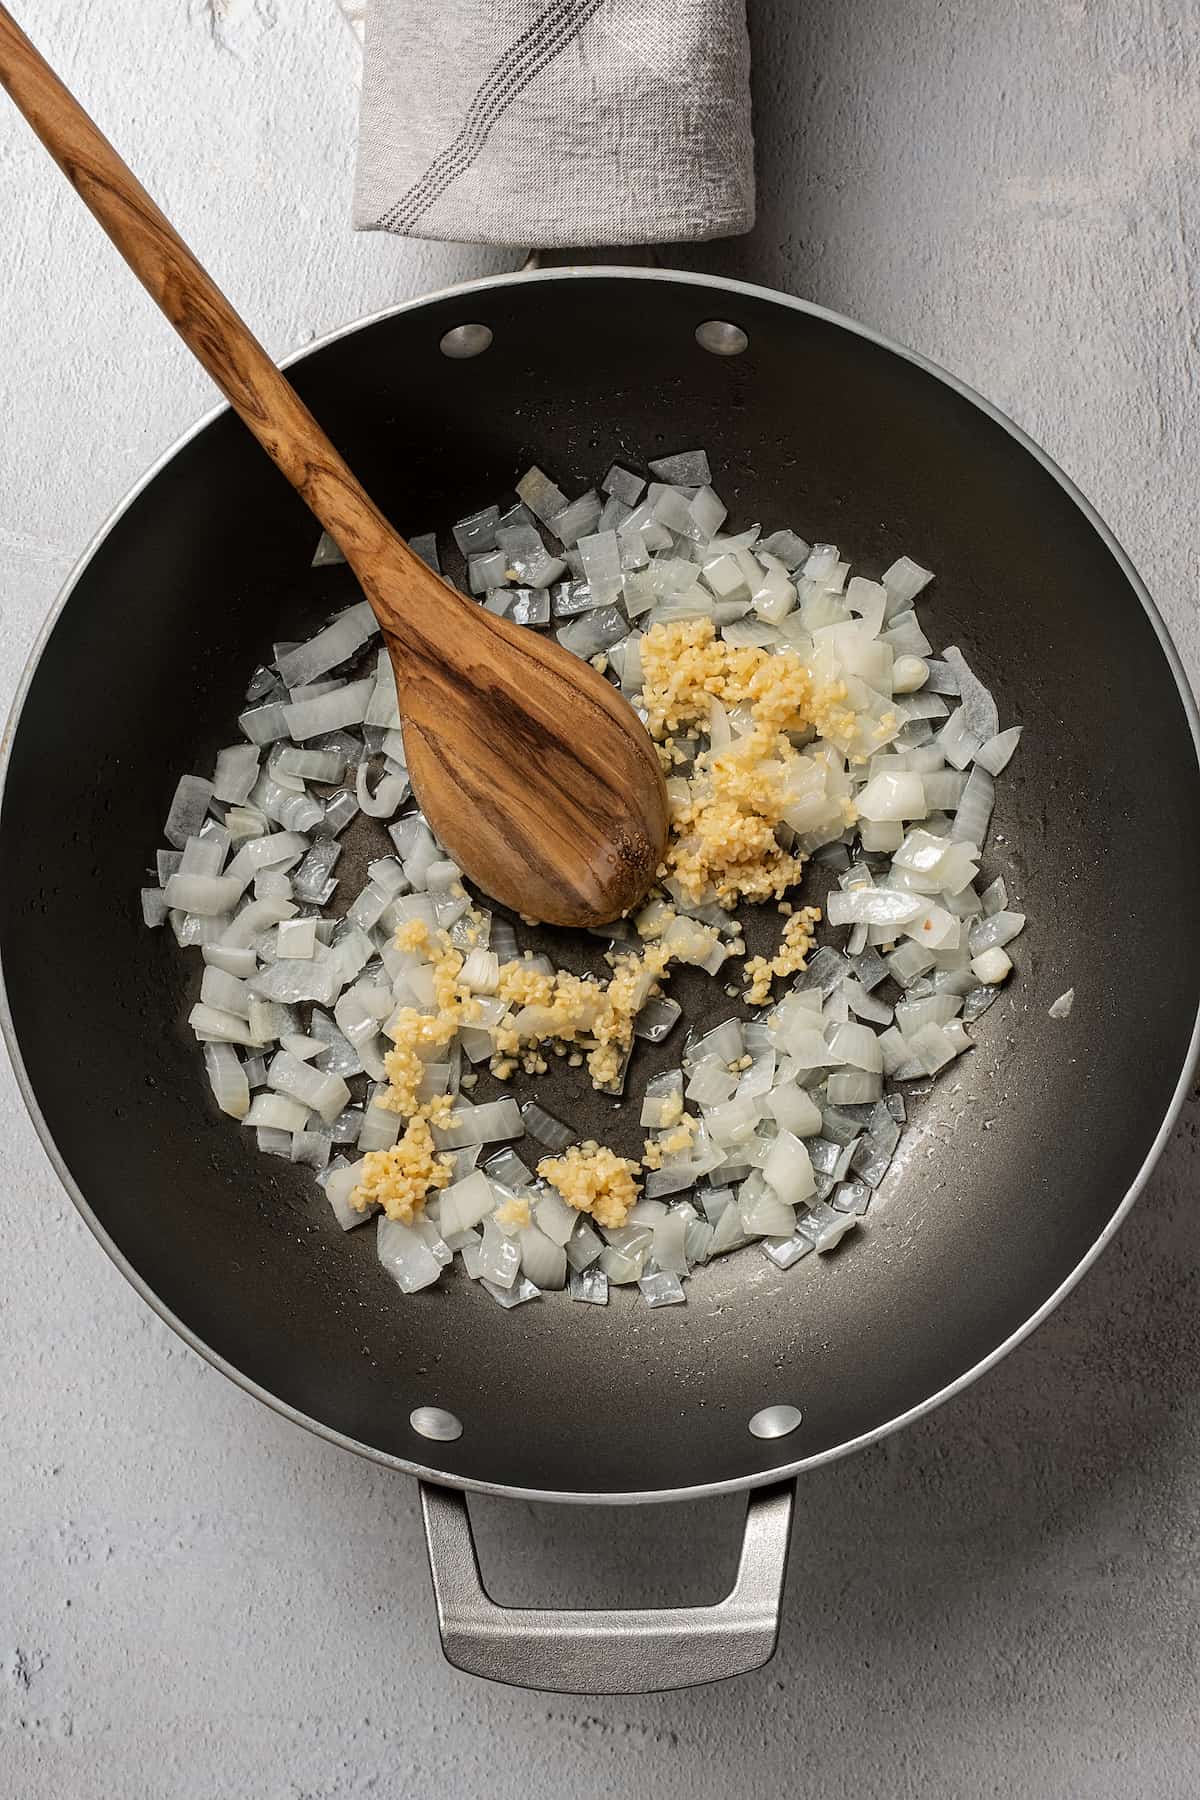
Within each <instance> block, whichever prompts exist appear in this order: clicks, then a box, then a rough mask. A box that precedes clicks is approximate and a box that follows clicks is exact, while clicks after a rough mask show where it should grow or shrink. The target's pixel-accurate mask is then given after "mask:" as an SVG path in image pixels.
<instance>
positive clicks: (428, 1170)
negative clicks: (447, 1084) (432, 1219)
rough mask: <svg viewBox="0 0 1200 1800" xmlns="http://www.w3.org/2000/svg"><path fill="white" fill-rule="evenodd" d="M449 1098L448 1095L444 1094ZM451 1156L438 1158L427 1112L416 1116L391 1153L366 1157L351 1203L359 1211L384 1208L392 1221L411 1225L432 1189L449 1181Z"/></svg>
mask: <svg viewBox="0 0 1200 1800" xmlns="http://www.w3.org/2000/svg"><path fill="white" fill-rule="evenodd" d="M442 1098H443V1099H448V1098H449V1096H448V1095H443V1096H442ZM453 1163H454V1158H453V1157H452V1156H439V1155H438V1154H437V1152H436V1151H435V1149H434V1146H433V1133H432V1131H431V1130H430V1128H429V1119H428V1118H427V1117H426V1116H425V1109H424V1108H423V1109H422V1110H421V1111H420V1112H417V1113H414V1115H413V1117H412V1118H411V1119H410V1120H409V1121H408V1124H407V1125H406V1126H405V1128H404V1135H403V1137H402V1138H400V1140H399V1142H398V1143H395V1144H393V1145H392V1147H391V1149H390V1150H368V1151H367V1154H366V1155H365V1156H364V1157H363V1162H362V1172H361V1174H360V1175H359V1178H358V1185H357V1187H356V1188H355V1189H354V1191H353V1193H352V1194H351V1195H350V1204H351V1205H352V1206H354V1207H356V1208H357V1209H358V1211H359V1212H366V1210H367V1208H368V1207H370V1206H382V1208H383V1210H384V1212H385V1213H386V1214H387V1216H388V1218H389V1219H399V1221H400V1223H401V1224H402V1225H411V1224H412V1222H413V1219H414V1218H415V1217H416V1215H417V1214H418V1213H419V1212H422V1211H423V1210H424V1206H425V1198H426V1196H427V1194H428V1193H429V1191H430V1189H431V1188H444V1187H445V1186H446V1185H447V1183H448V1182H449V1180H450V1171H451V1168H452V1166H453Z"/></svg>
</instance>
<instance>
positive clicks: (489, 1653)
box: [421, 1481, 796, 1694]
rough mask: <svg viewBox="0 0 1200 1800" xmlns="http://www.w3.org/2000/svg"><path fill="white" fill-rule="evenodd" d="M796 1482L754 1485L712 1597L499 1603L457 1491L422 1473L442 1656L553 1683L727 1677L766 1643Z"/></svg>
mask: <svg viewBox="0 0 1200 1800" xmlns="http://www.w3.org/2000/svg"><path fill="white" fill-rule="evenodd" d="M795 1492H796V1489H795V1483H794V1482H790V1481H789V1482H784V1483H782V1484H781V1485H780V1486H778V1487H770V1488H759V1489H756V1490H754V1491H752V1493H751V1495H750V1499H749V1504H748V1505H747V1508H746V1528H745V1533H744V1536H743V1538H742V1554H741V1558H740V1560H739V1562H738V1572H737V1579H736V1580H735V1581H734V1584H733V1587H732V1589H731V1590H730V1592H729V1593H728V1594H727V1595H726V1596H725V1598H724V1599H723V1600H721V1601H718V1603H717V1604H716V1605H715V1606H684V1607H676V1608H670V1607H665V1608H662V1609H661V1610H650V1609H647V1610H644V1611H643V1610H637V1611H632V1612H603V1611H599V1612H591V1611H589V1612H566V1611H546V1612H540V1611H538V1610H537V1609H536V1608H526V1607H520V1608H518V1607H508V1606H497V1605H496V1602H495V1601H494V1600H492V1599H491V1598H489V1596H488V1594H487V1592H486V1590H485V1588H484V1586H483V1580H482V1577H481V1576H480V1572H479V1558H478V1555H477V1553H476V1550H475V1539H474V1536H473V1534H472V1531H471V1518H470V1514H469V1513H468V1511H467V1501H466V1496H465V1495H464V1494H461V1493H459V1491H458V1490H457V1489H456V1488H444V1487H432V1486H430V1485H428V1484H427V1483H425V1482H422V1483H421V1510H422V1512H423V1514H424V1519H425V1539H426V1542H427V1544H428V1546H429V1565H430V1569H431V1572H432V1575H433V1593H434V1599H435V1601H436V1603H437V1614H438V1624H439V1626H440V1627H441V1633H442V1648H443V1650H444V1652H445V1655H446V1659H447V1661H448V1662H450V1663H453V1665H454V1667H455V1668H456V1669H464V1670H465V1671H466V1672H467V1674H469V1675H482V1676H484V1677H485V1678H486V1679H487V1680H488V1681H503V1682H507V1683H508V1685H509V1686H510V1687H526V1688H539V1689H541V1690H543V1691H544V1692H546V1693H552V1694H652V1693H656V1692H660V1691H662V1690H665V1689H668V1688H683V1687H695V1686H696V1684H697V1683H698V1682H702V1681H724V1680H726V1679H728V1677H729V1676H731V1675H745V1674H747V1673H748V1672H749V1671H750V1670H751V1669H758V1668H761V1667H762V1665H763V1663H765V1662H769V1661H770V1659H771V1657H772V1656H773V1655H774V1652H775V1643H776V1639H777V1638H778V1636H779V1608H780V1599H781V1596H782V1591H783V1577H784V1572H785V1570H786V1568H787V1552H788V1539H789V1537H790V1535H791V1529H792V1503H793V1501H794V1499H795Z"/></svg>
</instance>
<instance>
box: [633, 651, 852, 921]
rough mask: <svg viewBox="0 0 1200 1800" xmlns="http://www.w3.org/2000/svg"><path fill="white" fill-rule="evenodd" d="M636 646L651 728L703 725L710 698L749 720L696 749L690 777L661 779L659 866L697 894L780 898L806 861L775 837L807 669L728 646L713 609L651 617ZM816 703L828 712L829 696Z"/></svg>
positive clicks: (788, 794)
mask: <svg viewBox="0 0 1200 1800" xmlns="http://www.w3.org/2000/svg"><path fill="white" fill-rule="evenodd" d="M641 655H642V673H643V678H644V687H643V692H642V704H643V706H644V708H645V710H646V724H647V728H648V730H649V731H650V734H651V736H652V737H658V738H661V737H664V736H666V734H667V733H669V732H671V731H675V730H678V729H680V728H682V727H691V728H693V729H696V728H699V729H707V728H708V726H709V723H710V719H711V714H712V702H713V701H714V700H719V701H720V702H721V703H722V704H723V705H725V706H728V707H739V708H742V709H744V710H745V711H746V712H747V713H748V714H749V719H750V722H751V724H750V729H749V730H748V731H743V732H742V733H741V734H740V735H738V736H735V737H734V739H733V741H732V742H731V743H729V744H727V745H725V746H724V748H722V749H719V750H713V749H711V748H710V749H708V750H702V751H701V752H700V754H699V755H698V756H697V757H696V760H695V765H694V768H693V772H692V774H691V776H690V778H683V777H675V778H674V779H673V780H672V782H671V783H670V784H669V785H670V790H671V795H670V797H671V841H670V843H669V845H668V848H667V860H666V872H667V874H668V875H670V876H673V877H674V878H675V880H676V881H678V882H679V884H680V886H681V887H682V889H683V891H684V893H685V894H686V895H687V897H688V899H689V900H692V901H695V902H704V901H708V900H716V901H717V902H718V903H719V904H720V905H722V906H725V907H732V906H734V905H735V904H736V903H737V901H739V900H767V899H770V898H772V897H773V898H775V899H781V898H782V897H783V895H784V893H785V892H786V891H787V889H788V888H789V887H791V886H793V885H794V884H795V883H796V882H797V881H798V880H799V879H800V875H801V872H802V870H803V867H804V858H803V856H795V855H792V854H790V853H789V852H788V851H786V850H785V849H784V848H783V847H782V845H781V844H780V842H779V838H778V827H779V826H780V825H781V824H782V823H784V815H785V814H786V813H787V811H788V809H789V806H790V805H791V804H793V801H794V790H793V788H792V787H791V786H790V784H789V775H790V774H791V773H792V772H794V770H795V768H796V766H797V765H798V763H799V752H798V751H797V750H796V748H795V746H794V745H793V743H792V742H791V734H800V733H803V732H806V731H808V730H809V729H810V728H811V726H812V725H813V723H814V716H813V715H814V696H813V685H812V679H811V677H810V675H809V672H808V669H807V668H806V667H805V665H804V663H803V662H802V661H801V659H800V657H799V656H797V655H796V653H795V651H793V650H779V651H775V652H774V653H768V652H767V651H766V650H761V649H758V648H755V647H754V646H747V645H743V646H734V647H731V646H730V645H728V644H726V643H725V642H724V641H723V640H722V639H721V638H718V637H717V635H716V628H715V626H714V625H713V622H712V620H711V619H690V620H687V621H684V622H679V623H674V624H669V625H661V624H660V625H654V626H652V627H651V629H650V630H649V631H648V632H647V633H646V635H645V637H644V638H643V639H642V646H641ZM843 695H844V690H843ZM821 705H822V708H823V709H824V710H825V711H826V712H828V710H829V707H830V705H831V698H830V696H828V695H826V696H824V697H823V698H822V701H821ZM851 721H852V722H853V715H851ZM839 722H840V721H839ZM667 742H668V743H669V744H671V747H672V751H673V750H674V744H673V740H672V739H671V738H669V737H667Z"/></svg>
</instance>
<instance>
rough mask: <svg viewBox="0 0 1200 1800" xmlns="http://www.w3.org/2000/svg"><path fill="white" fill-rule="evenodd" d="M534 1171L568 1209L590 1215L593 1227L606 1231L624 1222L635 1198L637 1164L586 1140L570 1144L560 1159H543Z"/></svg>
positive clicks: (554, 1157)
mask: <svg viewBox="0 0 1200 1800" xmlns="http://www.w3.org/2000/svg"><path fill="white" fill-rule="evenodd" d="M537 1172H538V1174H539V1175H540V1176H541V1177H542V1179H543V1181H548V1182H550V1184H551V1185H552V1186H553V1187H554V1188H556V1189H557V1191H558V1192H559V1193H560V1194H561V1195H562V1197H563V1199H564V1200H565V1201H566V1203H567V1205H568V1206H573V1207H574V1208H575V1210H576V1212H585V1213H591V1215H592V1217H593V1219H595V1221H596V1223H597V1225H607V1226H608V1227H609V1229H610V1230H615V1229H616V1228H617V1227H618V1226H620V1225H623V1224H624V1223H625V1220H626V1218H627V1217H628V1215H629V1209H630V1207H631V1206H632V1205H633V1204H634V1203H635V1201H636V1200H637V1197H638V1185H637V1181H636V1180H635V1177H636V1175H637V1172H638V1166H637V1164H636V1163H634V1162H629V1161H628V1160H627V1158H625V1157H623V1156H618V1155H617V1153H616V1151H615V1150H610V1149H608V1147H607V1146H606V1145H602V1144H597V1143H596V1142H595V1141H594V1140H592V1139H590V1138H589V1140H588V1142H587V1143H586V1144H572V1145H571V1147H570V1149H569V1150H565V1151H564V1152H563V1154H562V1155H561V1156H545V1157H543V1158H542V1160H541V1162H540V1163H539V1164H538V1166H537Z"/></svg>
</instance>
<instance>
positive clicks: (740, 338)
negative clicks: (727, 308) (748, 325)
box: [696, 319, 750, 356]
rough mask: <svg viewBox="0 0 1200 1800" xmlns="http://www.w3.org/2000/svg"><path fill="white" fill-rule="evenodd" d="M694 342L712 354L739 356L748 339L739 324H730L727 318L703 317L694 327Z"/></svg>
mask: <svg viewBox="0 0 1200 1800" xmlns="http://www.w3.org/2000/svg"><path fill="white" fill-rule="evenodd" d="M696 342H697V343H698V344H699V346H700V348H701V349H702V350H711V351H712V353H713V355H714V356H740V355H741V354H742V351H743V350H745V349H746V347H747V345H748V344H749V342H750V339H749V338H748V337H747V336H746V334H745V332H744V331H743V330H742V328H741V326H740V325H731V324H730V323H729V321H728V319H705V321H704V323H703V325H697V327H696Z"/></svg>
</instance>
